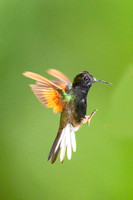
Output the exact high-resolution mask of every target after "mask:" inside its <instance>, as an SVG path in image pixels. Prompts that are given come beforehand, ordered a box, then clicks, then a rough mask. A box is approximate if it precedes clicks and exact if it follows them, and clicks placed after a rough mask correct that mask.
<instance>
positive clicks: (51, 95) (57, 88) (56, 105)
mask: <svg viewBox="0 0 133 200" xmlns="http://www.w3.org/2000/svg"><path fill="white" fill-rule="evenodd" d="M23 75H24V76H26V77H28V78H31V79H34V80H36V84H31V85H30V87H31V89H32V90H33V92H34V94H35V96H36V97H37V98H38V100H39V101H40V102H41V103H42V104H44V105H45V106H46V107H47V108H53V111H54V112H55V113H57V112H62V110H63V107H64V104H65V102H63V101H62V98H64V97H65V95H66V93H65V89H66V86H67V85H66V84H65V83H64V82H63V81H50V80H48V79H46V78H44V77H43V76H40V75H38V74H36V73H33V72H24V73H23Z"/></svg>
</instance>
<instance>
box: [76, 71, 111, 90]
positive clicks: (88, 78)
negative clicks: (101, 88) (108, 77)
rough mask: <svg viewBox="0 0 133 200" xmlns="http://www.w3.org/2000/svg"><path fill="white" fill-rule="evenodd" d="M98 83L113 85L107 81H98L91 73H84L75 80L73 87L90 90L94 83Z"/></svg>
mask: <svg viewBox="0 0 133 200" xmlns="http://www.w3.org/2000/svg"><path fill="white" fill-rule="evenodd" d="M96 82H100V83H106V84H111V83H108V82H106V81H101V80H98V79H96V78H94V77H93V76H92V75H91V74H90V73H89V72H87V71H83V72H81V73H79V74H78V75H77V76H76V77H75V78H74V81H73V87H76V86H81V87H84V88H86V89H89V88H90V87H91V85H92V83H96Z"/></svg>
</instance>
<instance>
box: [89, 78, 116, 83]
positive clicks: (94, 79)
mask: <svg viewBox="0 0 133 200" xmlns="http://www.w3.org/2000/svg"><path fill="white" fill-rule="evenodd" d="M95 82H100V83H106V84H110V85H112V83H109V82H106V81H101V80H98V79H96V78H93V83H95Z"/></svg>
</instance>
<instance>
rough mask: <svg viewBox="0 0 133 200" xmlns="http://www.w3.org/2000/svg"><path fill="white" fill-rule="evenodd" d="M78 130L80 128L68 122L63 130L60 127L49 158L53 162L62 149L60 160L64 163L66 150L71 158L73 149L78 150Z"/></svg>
mask: <svg viewBox="0 0 133 200" xmlns="http://www.w3.org/2000/svg"><path fill="white" fill-rule="evenodd" d="M77 130H78V128H74V127H73V126H72V124H67V125H66V127H65V128H63V129H62V130H60V129H59V131H58V134H57V136H56V138H55V140H54V143H53V145H52V147H51V150H50V152H49V155H48V157H47V160H49V159H50V158H51V163H52V164H53V163H54V162H55V161H56V158H57V156H58V153H59V150H60V149H61V152H60V162H61V163H62V162H63V161H64V158H65V153H66V151H67V157H68V159H69V160H70V159H71V157H72V150H73V152H75V151H76V138H75V131H77Z"/></svg>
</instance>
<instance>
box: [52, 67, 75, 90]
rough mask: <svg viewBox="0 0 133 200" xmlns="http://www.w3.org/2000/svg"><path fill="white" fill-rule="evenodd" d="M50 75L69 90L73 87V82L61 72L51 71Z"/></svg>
mask: <svg viewBox="0 0 133 200" xmlns="http://www.w3.org/2000/svg"><path fill="white" fill-rule="evenodd" d="M48 73H49V74H50V75H52V76H54V77H56V78H57V79H58V81H60V82H61V83H64V84H65V85H66V86H67V88H68V89H70V88H71V87H72V83H71V81H70V80H69V79H68V78H67V77H66V76H65V75H64V74H63V73H62V72H60V71H58V70H56V69H49V70H48Z"/></svg>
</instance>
